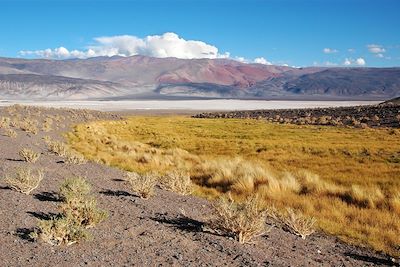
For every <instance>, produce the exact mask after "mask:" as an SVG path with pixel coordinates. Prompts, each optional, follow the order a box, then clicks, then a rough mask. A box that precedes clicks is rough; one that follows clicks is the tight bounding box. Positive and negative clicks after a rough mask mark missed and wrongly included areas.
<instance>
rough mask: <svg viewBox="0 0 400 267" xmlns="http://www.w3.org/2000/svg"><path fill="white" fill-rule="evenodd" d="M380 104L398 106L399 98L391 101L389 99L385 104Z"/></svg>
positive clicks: (399, 103)
mask: <svg viewBox="0 0 400 267" xmlns="http://www.w3.org/2000/svg"><path fill="white" fill-rule="evenodd" d="M382 104H396V105H400V97H396V98H393V99H389V100H387V101H385V102H383V103H382Z"/></svg>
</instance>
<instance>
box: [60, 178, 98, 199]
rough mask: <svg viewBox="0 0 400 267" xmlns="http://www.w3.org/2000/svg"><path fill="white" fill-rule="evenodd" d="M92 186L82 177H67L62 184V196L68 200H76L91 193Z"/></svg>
mask: <svg viewBox="0 0 400 267" xmlns="http://www.w3.org/2000/svg"><path fill="white" fill-rule="evenodd" d="M90 190H91V187H90V184H89V183H88V182H86V181H85V179H84V178H82V177H77V178H70V179H66V180H65V181H64V183H63V184H62V185H61V186H60V193H59V195H60V198H61V199H62V200H63V201H64V202H66V203H70V202H75V201H76V200H79V199H82V198H84V197H85V196H87V195H88V194H89V193H90Z"/></svg>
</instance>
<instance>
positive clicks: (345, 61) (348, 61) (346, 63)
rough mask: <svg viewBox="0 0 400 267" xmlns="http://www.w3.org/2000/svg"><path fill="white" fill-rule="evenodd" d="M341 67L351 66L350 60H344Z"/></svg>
mask: <svg viewBox="0 0 400 267" xmlns="http://www.w3.org/2000/svg"><path fill="white" fill-rule="evenodd" d="M343 65H345V66H349V65H351V60H350V59H348V58H346V59H345V60H344V62H343Z"/></svg>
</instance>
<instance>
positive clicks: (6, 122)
mask: <svg viewBox="0 0 400 267" xmlns="http://www.w3.org/2000/svg"><path fill="white" fill-rule="evenodd" d="M10 122H11V120H10V118H9V117H0V128H9V127H10Z"/></svg>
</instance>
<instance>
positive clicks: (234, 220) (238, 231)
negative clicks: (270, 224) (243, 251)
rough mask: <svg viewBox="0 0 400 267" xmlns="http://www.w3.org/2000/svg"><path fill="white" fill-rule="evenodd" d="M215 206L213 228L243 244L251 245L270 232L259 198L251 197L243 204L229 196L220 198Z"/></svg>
mask: <svg viewBox="0 0 400 267" xmlns="http://www.w3.org/2000/svg"><path fill="white" fill-rule="evenodd" d="M213 206H214V209H215V213H216V214H215V215H216V217H215V219H214V220H213V221H211V223H210V226H211V228H214V229H218V230H221V231H223V232H224V233H225V234H227V235H230V236H233V237H234V238H235V239H236V240H237V241H239V243H241V244H244V243H249V242H251V241H252V240H253V239H254V238H255V237H257V236H261V235H263V234H264V233H266V232H267V231H268V229H267V228H266V223H265V220H266V217H267V212H266V211H265V210H262V209H261V206H260V200H259V197H258V196H252V197H249V198H247V199H246V200H245V201H243V202H241V203H237V202H235V201H234V200H233V199H232V198H231V197H230V196H229V197H228V198H220V199H219V200H217V201H216V202H215V203H214V205H213Z"/></svg>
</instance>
